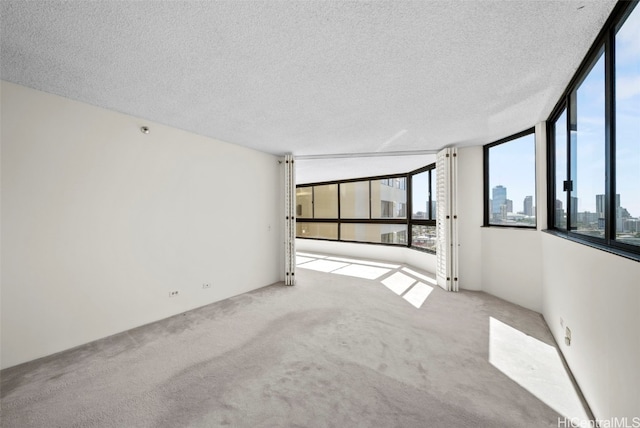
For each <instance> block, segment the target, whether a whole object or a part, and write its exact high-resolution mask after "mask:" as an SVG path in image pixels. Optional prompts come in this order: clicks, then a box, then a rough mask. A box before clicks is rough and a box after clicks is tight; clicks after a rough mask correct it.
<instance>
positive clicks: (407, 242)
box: [296, 164, 436, 252]
mask: <svg viewBox="0 0 640 428" xmlns="http://www.w3.org/2000/svg"><path fill="white" fill-rule="evenodd" d="M434 171H435V164H431V165H429V166H426V167H424V168H420V169H419V170H416V171H412V172H410V173H408V174H400V175H398V174H395V175H392V176H383V177H367V178H358V179H352V180H341V181H335V182H324V183H315V184H304V185H299V186H297V187H296V207H297V210H296V227H297V229H296V237H297V238H309V239H325V240H336V241H346V242H362V243H369V244H384V245H398V246H405V247H411V248H415V249H420V250H426V251H430V252H435V215H436V212H435V200H432V196H431V195H432V191H431V190H432V189H435V185H436V183H435V174H433V172H434ZM412 183H413V186H414V190H413V191H414V192H416V193H417V194H418V196H416V197H413V198H412V196H411V195H412V189H411V185H412ZM412 203H413V204H417V205H419V206H417V207H416V208H415V210H414V209H412ZM412 238H413V242H412V241H411V240H412Z"/></svg>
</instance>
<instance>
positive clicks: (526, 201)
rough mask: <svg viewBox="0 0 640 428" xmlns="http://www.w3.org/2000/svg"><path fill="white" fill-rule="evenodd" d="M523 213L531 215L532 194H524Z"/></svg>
mask: <svg viewBox="0 0 640 428" xmlns="http://www.w3.org/2000/svg"><path fill="white" fill-rule="evenodd" d="M523 204H524V215H528V216H532V215H533V196H526V197H525V198H524V202H523Z"/></svg>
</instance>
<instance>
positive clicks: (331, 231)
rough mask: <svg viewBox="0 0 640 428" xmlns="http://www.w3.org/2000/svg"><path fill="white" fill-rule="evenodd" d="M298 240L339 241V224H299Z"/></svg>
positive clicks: (297, 225) (297, 230) (297, 226)
mask: <svg viewBox="0 0 640 428" xmlns="http://www.w3.org/2000/svg"><path fill="white" fill-rule="evenodd" d="M296 238H322V239H338V224H337V223H307V222H297V223H296Z"/></svg>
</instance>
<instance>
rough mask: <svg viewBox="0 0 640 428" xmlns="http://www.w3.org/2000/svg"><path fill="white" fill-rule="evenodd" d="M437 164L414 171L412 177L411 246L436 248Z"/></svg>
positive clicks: (432, 250)
mask: <svg viewBox="0 0 640 428" xmlns="http://www.w3.org/2000/svg"><path fill="white" fill-rule="evenodd" d="M436 177H437V176H436V169H435V165H433V164H432V165H429V166H428V167H426V168H422V169H420V170H417V171H414V172H412V173H411V174H410V178H411V221H410V226H411V228H410V230H411V248H414V249H418V250H424V251H429V252H435V250H436V200H435V196H436Z"/></svg>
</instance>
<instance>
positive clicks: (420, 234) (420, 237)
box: [411, 225, 436, 252]
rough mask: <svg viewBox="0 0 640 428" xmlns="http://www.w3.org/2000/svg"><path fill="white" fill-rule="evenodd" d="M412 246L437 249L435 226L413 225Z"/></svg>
mask: <svg viewBox="0 0 640 428" xmlns="http://www.w3.org/2000/svg"><path fill="white" fill-rule="evenodd" d="M411 246H412V247H418V248H424V249H426V250H431V251H433V252H435V251H436V227H435V226H422V225H413V226H411Z"/></svg>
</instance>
